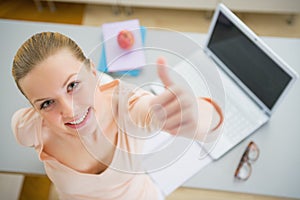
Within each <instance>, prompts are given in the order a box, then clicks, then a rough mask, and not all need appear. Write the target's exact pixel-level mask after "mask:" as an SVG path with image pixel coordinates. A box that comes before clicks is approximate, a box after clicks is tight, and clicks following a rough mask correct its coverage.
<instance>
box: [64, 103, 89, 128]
mask: <svg viewBox="0 0 300 200" xmlns="http://www.w3.org/2000/svg"><path fill="white" fill-rule="evenodd" d="M89 112H90V108H89V109H87V110H86V112H85V113H84V114H83V115H82V116H81V117H80V118H78V119H76V120H74V121H71V122H68V123H65V124H66V125H67V126H69V127H71V128H78V127H79V126H81V125H84V124H85V122H86V121H87V117H88V115H89Z"/></svg>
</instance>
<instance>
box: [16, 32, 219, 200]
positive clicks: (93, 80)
mask: <svg viewBox="0 0 300 200" xmlns="http://www.w3.org/2000/svg"><path fill="white" fill-rule="evenodd" d="M158 66H160V67H158V74H159V76H160V78H161V80H162V82H163V83H164V85H165V87H166V88H167V89H168V90H166V91H165V92H164V93H162V94H161V95H158V96H154V95H152V94H150V93H149V92H146V91H144V90H141V89H136V88H135V87H133V86H131V85H128V84H126V83H123V82H122V81H120V80H113V81H112V82H109V83H107V84H102V85H101V84H99V79H100V80H101V77H99V76H98V73H97V71H96V69H95V67H94V65H93V63H92V62H91V61H90V60H89V59H87V58H86V57H85V55H84V54H83V52H82V50H81V49H80V47H79V46H78V45H77V44H76V43H75V42H74V41H73V40H71V39H70V38H68V37H66V36H64V35H62V34H60V33H53V32H42V33H38V34H35V35H33V36H32V37H31V38H29V39H28V40H27V41H26V42H25V43H24V44H23V45H22V46H21V47H20V48H19V50H18V52H17V53H16V55H15V58H14V61H13V67H12V74H13V77H14V79H15V82H16V84H17V86H18V88H19V90H20V91H21V92H22V93H23V95H24V96H25V97H26V98H27V99H28V101H29V102H30V103H31V105H32V107H30V108H24V109H21V110H19V111H17V112H16V113H15V114H14V116H13V118H12V128H13V132H14V134H15V137H16V139H17V140H18V142H19V143H20V144H22V145H25V146H31V147H34V148H35V149H36V151H37V152H38V154H39V158H40V160H41V161H42V162H43V163H44V166H45V170H46V173H47V175H48V176H49V178H50V179H51V181H52V182H53V183H54V185H55V186H56V188H57V191H58V193H59V195H60V198H62V199H72V200H74V199H130V200H132V199H151V200H153V199H162V198H163V197H162V194H161V193H160V192H159V189H158V188H157V187H156V185H155V184H154V183H153V182H152V181H151V179H150V178H149V176H148V175H146V174H144V173H136V172H140V171H141V169H142V168H141V163H140V162H139V160H135V159H134V158H133V157H134V156H133V155H135V154H136V153H139V152H141V151H142V142H140V141H139V140H138V139H136V137H132V136H133V135H134V136H138V135H143V134H146V135H147V133H148V134H149V133H150V132H151V131H154V130H160V129H162V130H164V131H167V132H168V133H170V134H173V135H177V134H178V135H180V136H185V137H195V138H196V139H197V140H204V139H205V138H206V137H207V134H208V133H209V132H213V131H215V130H216V129H217V128H218V127H219V126H220V124H221V122H222V115H221V111H220V109H219V108H218V106H217V105H216V104H215V103H213V102H212V101H211V100H209V99H205V98H204V99H199V100H197V102H198V103H194V102H193V100H194V98H193V96H192V95H190V94H189V93H188V92H185V91H184V90H182V89H181V88H180V87H179V86H177V85H176V84H174V83H173V82H172V80H171V79H170V78H169V76H168V74H167V72H166V69H165V67H164V66H165V61H164V60H163V59H159V60H158ZM197 110H199V111H200V112H197ZM162 111H163V112H162ZM216 113H217V115H218V116H219V119H218V120H212V119H214V118H213V117H212V116H214V115H215V114H216ZM185 133H193V134H190V135H186V134H185ZM132 134H133V135H132ZM144 136H145V135H144ZM124 152H125V153H124Z"/></svg>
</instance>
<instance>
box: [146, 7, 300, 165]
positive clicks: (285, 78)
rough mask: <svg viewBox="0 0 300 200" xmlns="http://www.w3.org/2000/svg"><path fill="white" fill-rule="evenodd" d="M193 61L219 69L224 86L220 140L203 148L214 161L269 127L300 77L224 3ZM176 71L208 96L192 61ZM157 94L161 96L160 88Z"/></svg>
mask: <svg viewBox="0 0 300 200" xmlns="http://www.w3.org/2000/svg"><path fill="white" fill-rule="evenodd" d="M195 58H196V59H195ZM189 59H190V60H198V61H194V62H193V64H194V65H196V67H197V65H199V66H200V65H201V66H203V65H207V66H205V67H206V69H207V68H210V67H211V66H209V65H215V66H216V67H217V68H218V72H219V75H220V78H221V81H222V86H223V88H221V89H220V92H221V93H222V92H223V93H224V95H225V98H224V99H225V101H224V105H223V106H222V109H223V112H224V123H223V127H222V128H221V134H220V137H218V139H217V140H216V141H214V142H213V143H199V144H200V145H201V146H202V147H203V148H204V149H205V150H206V152H207V153H208V155H209V156H210V157H211V158H212V159H214V160H216V159H219V158H220V157H221V156H223V155H224V154H225V153H226V152H228V151H229V150H230V149H232V148H233V147H234V146H236V145H237V144H238V143H240V142H241V141H243V140H244V139H245V138H247V137H248V136H249V135H250V134H252V133H254V132H255V131H256V130H257V129H259V128H260V127H261V126H263V125H264V124H266V123H267V122H268V121H269V120H270V118H271V116H272V114H273V113H274V111H275V109H276V108H277V107H278V105H279V104H280V102H281V101H282V100H283V99H284V97H285V96H286V94H287V93H288V91H289V89H290V88H291V87H292V85H293V83H294V82H295V81H296V79H297V78H298V75H297V73H296V72H295V71H294V70H293V69H292V68H291V67H289V66H288V64H287V63H286V62H284V61H283V60H282V59H281V58H280V57H279V56H278V55H277V54H276V53H275V52H273V51H272V50H271V49H270V48H269V47H268V46H267V45H266V44H265V43H264V42H263V41H262V40H261V39H260V38H259V37H258V36H257V35H256V34H255V33H254V32H253V31H252V30H250V28H248V27H247V26H246V25H245V24H244V23H243V22H242V21H241V20H240V19H239V18H238V17H237V16H236V15H235V14H233V13H232V12H231V11H230V10H229V9H228V8H227V7H226V6H225V5H224V4H219V5H218V6H217V8H216V10H215V13H214V16H213V18H212V22H211V25H210V28H209V32H208V37H207V40H206V42H205V44H204V47H203V49H201V52H200V53H199V52H195V53H194V54H193V55H191V57H190V58H189ZM199 66H198V67H199ZM174 69H175V70H176V71H177V72H178V73H179V74H181V75H182V76H183V77H184V79H185V80H187V81H188V83H189V85H190V86H191V87H192V89H193V91H194V92H195V94H196V95H198V96H206V94H204V93H203V91H205V88H204V87H205V85H207V84H205V83H203V77H201V76H199V75H197V72H196V71H195V68H193V67H191V66H190V64H189V63H188V62H186V61H182V62H180V63H179V64H178V65H176V66H175V67H174ZM200 71H201V70H200ZM211 88H213V90H215V89H216V88H217V87H216V88H214V86H212V87H210V89H211ZM152 89H153V91H154V92H155V93H159V92H161V91H159V90H160V89H159V88H158V87H156V86H154V87H153V88H152ZM206 89H207V88H206ZM221 90H223V91H221ZM207 94H209V93H207Z"/></svg>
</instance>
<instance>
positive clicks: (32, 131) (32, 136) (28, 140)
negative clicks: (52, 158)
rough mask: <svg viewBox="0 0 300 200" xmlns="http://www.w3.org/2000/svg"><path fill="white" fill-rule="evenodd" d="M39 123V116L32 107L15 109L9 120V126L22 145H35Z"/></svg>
mask: <svg viewBox="0 0 300 200" xmlns="http://www.w3.org/2000/svg"><path fill="white" fill-rule="evenodd" d="M40 123H41V119H40V116H39V114H38V113H37V112H36V111H35V110H34V108H23V109H20V110H18V111H16V112H15V113H14V115H13V117H12V120H11V127H12V131H13V134H14V136H15V138H16V140H17V142H18V143H19V144H21V145H23V146H28V147H33V146H35V143H36V141H37V132H38V131H39V124H40Z"/></svg>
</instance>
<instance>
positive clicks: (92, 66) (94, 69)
mask: <svg viewBox="0 0 300 200" xmlns="http://www.w3.org/2000/svg"><path fill="white" fill-rule="evenodd" d="M91 70H92V73H93V74H94V76H97V75H98V71H97V69H96V66H95V63H94V62H93V61H92V60H91Z"/></svg>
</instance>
